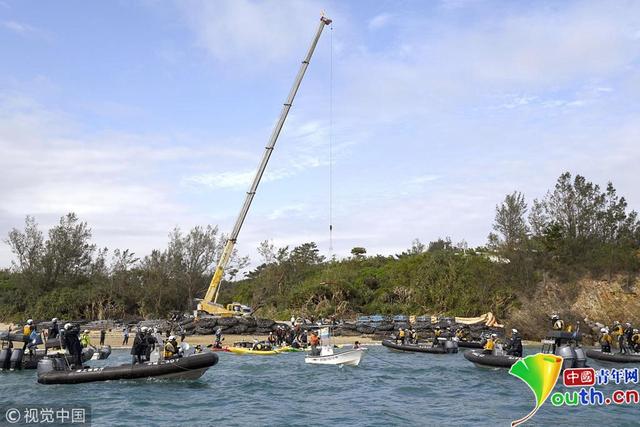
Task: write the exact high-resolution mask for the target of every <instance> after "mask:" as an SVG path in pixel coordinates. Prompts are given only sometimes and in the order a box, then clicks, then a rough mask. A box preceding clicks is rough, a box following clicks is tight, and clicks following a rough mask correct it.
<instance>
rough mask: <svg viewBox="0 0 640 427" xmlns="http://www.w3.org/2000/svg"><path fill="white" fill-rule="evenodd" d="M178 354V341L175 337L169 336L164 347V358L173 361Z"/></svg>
mask: <svg viewBox="0 0 640 427" xmlns="http://www.w3.org/2000/svg"><path fill="white" fill-rule="evenodd" d="M177 354H178V341H177V340H176V337H175V335H171V336H169V339H168V340H167V342H166V343H165V345H164V358H165V360H166V359H172V358H174V357H176V355H177Z"/></svg>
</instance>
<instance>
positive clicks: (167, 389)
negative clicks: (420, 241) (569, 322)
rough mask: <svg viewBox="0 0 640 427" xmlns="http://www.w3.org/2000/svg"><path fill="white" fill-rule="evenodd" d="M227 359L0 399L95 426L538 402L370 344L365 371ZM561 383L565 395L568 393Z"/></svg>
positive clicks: (592, 418) (331, 417)
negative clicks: (85, 416) (86, 410)
mask: <svg viewBox="0 0 640 427" xmlns="http://www.w3.org/2000/svg"><path fill="white" fill-rule="evenodd" d="M461 350H462V349H461ZM536 351H537V349H535V348H531V349H527V352H528V353H535V352H536ZM218 355H219V356H220V361H219V363H218V364H217V365H216V366H214V367H212V368H211V369H209V371H208V372H207V373H206V374H205V375H204V376H203V377H202V378H200V379H199V380H196V381H191V382H187V381H182V382H181V381H170V380H138V381H114V382H102V383H90V384H79V385H40V384H37V382H36V372H35V371H22V372H4V373H0V399H1V400H2V402H1V403H2V406H3V407H7V406H10V405H24V404H29V405H30V406H32V407H33V406H40V405H41V406H47V405H51V406H55V405H58V406H59V405H68V406H73V405H90V407H91V416H92V425H94V426H103V425H120V426H129V425H130V426H142V425H158V426H192V425H196V426H201V425H202V426H205V425H207V426H209V425H225V426H309V425H311V426H314V425H318V426H329V425H336V426H432V425H433V426H452V425H459V426H494V425H497V426H509V425H510V422H511V421H512V420H515V419H517V418H520V417H522V416H524V415H526V414H527V413H528V412H529V411H530V410H531V409H532V408H533V406H534V404H535V400H534V395H533V393H532V392H531V390H530V389H529V388H528V387H527V386H526V385H525V384H524V383H523V382H521V381H520V380H519V379H517V378H515V377H513V376H511V375H509V374H508V372H507V370H488V369H481V368H477V367H475V366H474V365H473V364H472V363H470V362H468V361H467V360H466V359H464V358H463V356H462V353H459V354H454V355H431V354H415V353H414V354H412V353H396V352H392V351H390V350H388V349H387V348H385V347H382V346H370V347H369V349H368V350H367V354H365V357H364V358H363V360H362V363H361V365H360V366H358V367H343V368H339V367H335V366H314V365H305V363H304V355H305V354H304V353H283V354H280V355H277V356H237V355H234V354H231V353H218ZM129 360H130V356H129V354H128V352H126V351H123V350H114V352H113V354H112V355H111V357H110V358H109V359H107V360H105V361H100V362H93V364H94V365H98V364H118V363H125V362H128V361H129ZM590 366H593V367H595V368H600V367H607V368H611V367H612V366H611V365H609V366H607V365H600V364H598V363H597V362H596V361H590ZM618 367H619V366H618ZM561 382H562V379H559V384H558V385H556V390H558V391H567V390H568V389H566V388H565V387H563V386H562V385H561ZM615 388H623V389H631V388H635V389H640V385H620V386H615V385H613V386H602V387H599V390H602V391H603V392H605V395H606V394H607V393H611V392H612V391H613V390H614V389H615ZM4 421H5V420H4V414H0V425H8V424H3V422H4ZM16 425H25V424H16ZM525 425H529V426H638V425H640V405H621V406H614V405H611V406H600V407H582V406H578V407H554V406H552V405H551V403H550V402H549V401H547V402H546V403H545V404H544V405H543V406H542V408H541V409H540V410H539V411H538V413H537V414H536V415H535V416H534V417H533V419H532V420H531V421H530V422H528V423H527V424H525Z"/></svg>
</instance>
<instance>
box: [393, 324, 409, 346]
mask: <svg viewBox="0 0 640 427" xmlns="http://www.w3.org/2000/svg"><path fill="white" fill-rule="evenodd" d="M406 335H407V333H406V332H405V330H404V329H402V328H399V329H398V335H397V336H396V343H397V342H398V341H400V342H401V343H402V345H404V341H405V339H406Z"/></svg>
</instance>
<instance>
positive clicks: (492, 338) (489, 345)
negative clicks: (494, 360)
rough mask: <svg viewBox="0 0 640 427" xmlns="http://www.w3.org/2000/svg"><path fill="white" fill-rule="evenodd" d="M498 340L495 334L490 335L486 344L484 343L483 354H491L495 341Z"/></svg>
mask: <svg viewBox="0 0 640 427" xmlns="http://www.w3.org/2000/svg"><path fill="white" fill-rule="evenodd" d="M497 340H498V335H496V334H491V336H490V337H489V338H487V342H485V343H484V347H483V349H484V352H485V353H488V354H492V353H493V349H494V348H495V346H496V341H497Z"/></svg>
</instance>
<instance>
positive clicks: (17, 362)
mask: <svg viewBox="0 0 640 427" xmlns="http://www.w3.org/2000/svg"><path fill="white" fill-rule="evenodd" d="M22 356H23V353H22V349H21V348H14V349H13V351H12V352H11V359H10V362H9V370H11V371H15V370H16V369H22Z"/></svg>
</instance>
